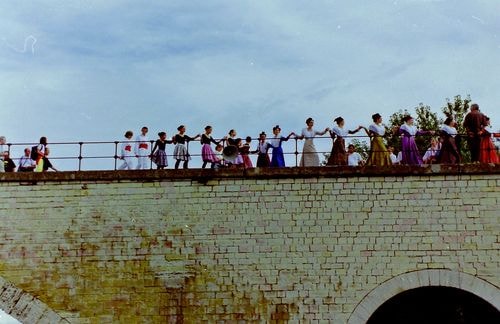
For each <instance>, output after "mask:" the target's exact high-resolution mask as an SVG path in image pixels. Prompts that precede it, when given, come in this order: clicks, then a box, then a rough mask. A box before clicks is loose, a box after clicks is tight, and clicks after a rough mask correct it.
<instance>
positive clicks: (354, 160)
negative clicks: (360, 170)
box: [347, 144, 364, 166]
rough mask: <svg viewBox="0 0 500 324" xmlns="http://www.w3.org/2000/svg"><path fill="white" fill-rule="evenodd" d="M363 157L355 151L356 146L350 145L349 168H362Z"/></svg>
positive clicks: (348, 154) (348, 152)
mask: <svg viewBox="0 0 500 324" xmlns="http://www.w3.org/2000/svg"><path fill="white" fill-rule="evenodd" d="M363 164H364V161H363V157H361V154H359V153H358V152H356V151H355V147H354V145H352V144H350V145H349V147H348V148H347V165H348V166H360V165H363Z"/></svg>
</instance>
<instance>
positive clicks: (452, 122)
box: [444, 116, 455, 127]
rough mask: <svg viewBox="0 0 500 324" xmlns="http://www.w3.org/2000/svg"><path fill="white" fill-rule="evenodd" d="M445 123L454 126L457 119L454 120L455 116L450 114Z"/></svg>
mask: <svg viewBox="0 0 500 324" xmlns="http://www.w3.org/2000/svg"><path fill="white" fill-rule="evenodd" d="M444 124H445V125H447V126H450V127H453V125H455V121H454V120H453V117H451V116H450V117H448V118H446V119H445V120H444Z"/></svg>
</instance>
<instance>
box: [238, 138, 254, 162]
mask: <svg viewBox="0 0 500 324" xmlns="http://www.w3.org/2000/svg"><path fill="white" fill-rule="evenodd" d="M251 142H252V138H251V137H250V136H247V137H246V138H245V144H243V145H242V146H241V147H240V149H239V151H240V154H241V157H242V158H243V166H244V167H245V169H249V168H253V164H252V160H251V159H250V143H251Z"/></svg>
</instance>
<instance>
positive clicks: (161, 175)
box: [0, 164, 500, 183]
mask: <svg viewBox="0 0 500 324" xmlns="http://www.w3.org/2000/svg"><path fill="white" fill-rule="evenodd" d="M459 174H461V175H475V174H500V165H498V164H497V165H494V164H465V165H439V164H435V165H425V166H421V167H416V166H401V165H395V166H390V167H373V166H366V167H347V166H332V167H330V166H328V167H305V168H300V167H291V168H251V169H237V168H223V169H218V170H211V169H188V170H182V169H180V170H173V169H166V170H121V171H110V170H105V171H104V170H103V171H64V172H43V173H33V172H26V173H24V172H15V173H0V182H32V183H35V182H38V181H41V182H60V181H120V180H135V181H155V180H189V179H190V180H195V181H199V182H201V183H203V182H207V181H208V180H211V179H228V178H229V179H279V178H318V177H321V178H348V177H385V176H439V175H440V176H442V175H459Z"/></svg>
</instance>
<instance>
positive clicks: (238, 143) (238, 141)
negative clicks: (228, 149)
mask: <svg viewBox="0 0 500 324" xmlns="http://www.w3.org/2000/svg"><path fill="white" fill-rule="evenodd" d="M235 143H236V146H240V145H241V138H239V137H238V138H237V139H236V140H235Z"/></svg>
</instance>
